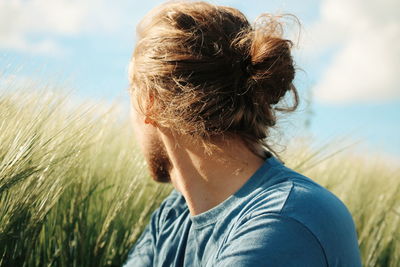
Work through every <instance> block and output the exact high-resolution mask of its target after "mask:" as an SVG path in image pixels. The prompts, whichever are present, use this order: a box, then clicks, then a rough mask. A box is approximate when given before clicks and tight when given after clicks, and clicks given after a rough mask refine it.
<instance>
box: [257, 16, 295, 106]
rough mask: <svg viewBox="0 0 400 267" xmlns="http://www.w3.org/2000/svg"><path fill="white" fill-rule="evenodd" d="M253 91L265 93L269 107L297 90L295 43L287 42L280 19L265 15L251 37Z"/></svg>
mask: <svg viewBox="0 0 400 267" xmlns="http://www.w3.org/2000/svg"><path fill="white" fill-rule="evenodd" d="M249 34H250V38H251V42H250V43H251V44H250V48H249V54H250V58H251V62H252V64H251V69H252V75H251V76H250V79H249V82H250V83H251V85H252V87H253V90H256V91H258V92H260V91H264V92H265V99H266V100H267V103H269V104H271V105H274V104H277V103H278V102H279V101H280V100H281V98H282V97H283V96H285V94H286V92H287V91H290V90H293V89H294V87H293V84H292V82H293V79H294V77H295V69H294V63H293V59H292V55H291V48H292V46H293V43H292V41H290V40H287V39H284V38H283V25H282V23H281V22H279V20H278V17H274V16H271V15H269V14H263V15H261V16H260V17H258V19H257V20H256V23H255V25H254V30H253V31H252V32H250V33H249Z"/></svg>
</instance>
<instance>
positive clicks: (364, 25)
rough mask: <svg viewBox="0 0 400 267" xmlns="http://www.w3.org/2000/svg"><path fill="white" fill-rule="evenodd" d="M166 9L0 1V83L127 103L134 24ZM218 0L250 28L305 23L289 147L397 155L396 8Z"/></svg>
mask: <svg viewBox="0 0 400 267" xmlns="http://www.w3.org/2000/svg"><path fill="white" fill-rule="evenodd" d="M161 2H163V1H156V0H148V1H136V0H131V1H129V0H116V1H107V0H0V25H1V26H0V74H1V78H0V83H4V81H5V80H15V81H26V80H31V79H33V80H40V81H45V82H48V83H57V84H61V85H63V86H65V87H68V88H74V89H75V90H76V94H77V95H78V96H79V97H82V98H90V99H100V100H109V101H112V100H113V99H115V98H120V99H123V100H127V98H128V95H127V92H126V90H125V89H126V87H127V86H128V79H127V65H128V62H129V58H130V55H131V53H132V50H133V47H134V44H135V25H136V24H137V23H138V21H139V20H140V18H141V17H143V16H144V15H145V14H146V12H148V11H149V10H150V9H151V8H152V7H154V6H156V5H157V4H159V3H161ZM212 2H213V3H216V4H221V5H228V6H233V7H236V8H238V9H239V10H241V11H242V12H243V13H245V14H246V15H247V16H248V18H249V19H250V20H254V19H255V18H256V17H257V16H258V15H259V14H261V13H275V14H276V13H292V14H295V15H296V16H297V17H298V18H299V19H300V21H301V23H302V28H301V32H300V35H299V36H300V39H299V40H298V39H297V38H296V40H298V42H296V44H297V45H296V49H295V50H294V59H295V61H296V64H297V66H298V67H299V71H298V73H297V77H296V81H295V84H296V86H297V87H298V89H299V90H300V92H301V94H302V96H303V105H302V106H301V107H300V109H299V111H298V112H297V113H296V114H295V115H293V116H290V117H287V120H286V118H285V122H287V121H289V123H285V124H282V128H281V132H283V133H285V132H287V133H288V134H287V136H288V138H289V139H290V138H292V137H294V136H296V135H305V134H307V135H311V136H313V138H315V139H316V140H317V142H320V143H323V142H325V141H327V140H330V139H333V138H335V137H338V136H344V135H346V136H351V139H352V140H356V141H361V142H362V144H363V146H364V147H367V148H369V150H370V151H379V152H383V153H387V154H391V155H394V156H397V157H400V88H399V85H400V82H399V80H398V76H399V74H400V73H399V70H400V46H399V43H400V17H399V16H398V14H397V12H398V10H400V2H399V1H396V0H382V1H378V0H320V1H317V0H303V1H296V0H283V1H277V0H274V1H272V0H269V1H255V0H253V1H252V0H250V1H239V0H219V1H217V0H215V1H212ZM295 36H298V35H296V34H289V35H288V37H295ZM310 96H312V98H310ZM306 99H308V100H307V101H306ZM307 103H309V104H307ZM305 119H309V120H310V122H311V123H310V127H309V128H308V129H307V130H305V129H304V127H303V125H304V121H305Z"/></svg>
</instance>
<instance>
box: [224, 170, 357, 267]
mask: <svg viewBox="0 0 400 267" xmlns="http://www.w3.org/2000/svg"><path fill="white" fill-rule="evenodd" d="M241 215H242V216H240V217H239V218H238V220H237V221H236V223H235V225H234V227H233V228H232V231H231V232H230V240H234V239H235V238H237V237H238V236H241V235H243V234H248V235H253V234H254V235H255V238H261V239H263V242H262V244H263V246H265V247H268V246H269V245H270V247H269V249H271V250H273V251H279V249H282V253H284V252H283V251H286V250H288V251H292V252H293V253H294V254H296V253H300V252H301V253H306V252H305V251H304V250H302V249H303V248H307V250H310V251H313V253H315V255H316V257H312V259H318V260H321V261H326V262H330V263H331V262H336V261H337V259H342V260H343V259H348V260H349V261H351V260H353V259H354V262H357V259H358V256H357V253H358V246H357V236H356V231H355V225H354V222H353V219H352V216H351V214H350V212H349V211H348V209H347V207H346V206H345V205H344V204H343V202H342V201H341V200H340V199H339V198H338V197H336V196H335V195H334V194H333V193H332V192H330V191H329V190H327V189H326V188H324V187H323V186H321V185H319V184H318V183H316V182H314V181H312V180H311V179H310V178H308V177H305V176H303V175H301V174H299V173H297V172H295V171H293V170H291V169H290V168H287V167H285V166H283V165H281V166H278V167H276V169H275V170H274V174H273V178H271V180H270V181H269V182H268V181H267V182H265V184H263V185H261V186H260V188H259V191H258V192H256V193H255V194H253V195H252V196H251V197H250V198H249V199H248V201H247V203H246V211H245V212H242V213H241ZM338 237H340V238H338ZM266 249H267V248H266ZM278 254H279V253H278ZM278 254H273V255H270V256H269V257H274V255H278ZM345 265H346V264H345ZM312 266H314V265H312ZM346 266H349V265H346ZM354 266H358V265H357V264H355V265H354Z"/></svg>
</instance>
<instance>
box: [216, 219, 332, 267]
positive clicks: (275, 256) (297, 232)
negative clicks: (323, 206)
mask: <svg viewBox="0 0 400 267" xmlns="http://www.w3.org/2000/svg"><path fill="white" fill-rule="evenodd" d="M214 266H235V267H252V266H272V267H280V266H285V267H290V266H327V262H326V257H325V254H324V251H323V248H322V247H321V245H320V243H319V241H318V240H317V238H316V237H315V235H314V234H313V233H311V232H310V231H309V230H308V228H307V227H306V226H304V225H303V224H302V223H300V222H298V221H297V220H295V219H292V218H289V217H284V216H281V215H279V214H265V213H264V214H259V215H255V216H251V217H249V218H247V219H246V220H242V221H241V223H239V225H238V226H237V227H235V229H234V230H233V231H232V232H231V234H230V236H229V237H228V239H227V241H226V243H225V244H224V245H223V246H222V247H221V250H220V251H219V254H218V256H217V258H216V262H215V265H214Z"/></svg>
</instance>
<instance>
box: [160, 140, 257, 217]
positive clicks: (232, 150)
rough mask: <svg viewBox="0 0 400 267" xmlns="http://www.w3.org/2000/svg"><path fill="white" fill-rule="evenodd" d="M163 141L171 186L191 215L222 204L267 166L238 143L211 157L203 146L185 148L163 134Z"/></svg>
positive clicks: (224, 146)
mask: <svg viewBox="0 0 400 267" xmlns="http://www.w3.org/2000/svg"><path fill="white" fill-rule="evenodd" d="M162 140H163V143H164V145H165V148H166V151H167V153H168V156H169V158H170V160H171V163H172V170H171V173H170V176H171V181H172V184H173V186H174V187H175V188H176V189H177V190H178V191H179V192H181V193H182V195H183V196H184V198H185V200H186V203H187V205H188V207H189V211H190V214H191V215H197V214H200V213H203V212H205V211H207V210H209V209H211V208H213V207H215V206H217V205H218V204H220V203H221V202H223V201H224V200H225V199H227V198H228V197H229V196H231V195H232V194H234V193H235V192H236V191H237V190H239V189H240V188H241V187H242V186H243V184H244V183H245V182H246V181H247V180H248V179H249V178H250V177H251V176H252V175H253V174H254V173H255V171H256V170H257V169H258V168H260V166H261V165H262V164H263V162H264V159H262V158H261V157H260V156H258V155H255V154H254V153H253V152H251V151H250V149H248V147H247V146H246V145H245V144H244V143H243V142H242V141H239V140H229V141H223V142H220V144H218V147H219V150H218V151H217V152H213V153H212V154H211V155H210V154H208V153H206V151H205V150H204V148H203V147H202V146H195V145H182V143H183V144H185V142H182V140H177V137H176V136H173V135H165V134H163V135H162ZM177 144H180V145H177Z"/></svg>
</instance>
